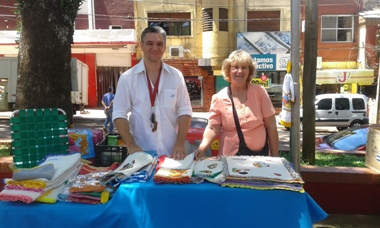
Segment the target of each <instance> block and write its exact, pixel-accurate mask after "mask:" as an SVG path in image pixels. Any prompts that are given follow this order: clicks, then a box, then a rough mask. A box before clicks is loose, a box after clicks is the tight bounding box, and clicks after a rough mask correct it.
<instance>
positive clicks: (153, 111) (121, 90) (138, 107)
mask: <svg viewBox="0 0 380 228" xmlns="http://www.w3.org/2000/svg"><path fill="white" fill-rule="evenodd" d="M140 47H141V49H142V51H143V53H144V57H143V59H142V60H141V61H140V62H139V63H138V64H137V65H135V66H134V67H132V68H131V69H129V70H127V71H126V72H124V73H123V74H122V75H121V76H120V79H119V81H118V83H117V90H116V94H115V102H114V112H113V120H114V122H115V126H116V127H117V130H118V132H119V134H120V136H121V138H122V139H123V140H124V142H125V144H126V146H127V150H128V154H131V153H134V152H138V151H149V150H155V151H156V152H157V155H158V156H167V157H173V158H174V159H177V160H182V159H183V158H184V157H185V156H186V155H187V154H186V147H185V143H186V136H187V131H188V130H189V128H190V123H191V116H192V108H191V103H190V98H189V94H188V91H187V88H186V84H185V80H184V77H183V75H182V73H181V72H180V71H179V70H177V69H176V68H174V67H171V66H169V65H167V64H165V63H164V62H163V61H162V56H163V55H164V53H165V50H166V32H165V30H164V29H162V28H161V27H157V26H150V27H147V28H146V29H145V30H144V31H143V32H142V34H141V40H140ZM128 113H130V115H128Z"/></svg>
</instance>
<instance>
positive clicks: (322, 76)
mask: <svg viewBox="0 0 380 228" xmlns="http://www.w3.org/2000/svg"><path fill="white" fill-rule="evenodd" d="M373 80H374V71H373V70H358V69H339V70H317V78H316V83H317V84H350V83H358V84H359V85H371V84H372V83H373Z"/></svg>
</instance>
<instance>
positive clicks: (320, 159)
mask: <svg viewBox="0 0 380 228" xmlns="http://www.w3.org/2000/svg"><path fill="white" fill-rule="evenodd" d="M279 156H280V157H284V158H285V159H286V160H288V161H291V156H290V154H289V153H288V152H284V151H282V152H280V154H279ZM303 165H309V164H308V163H307V162H304V161H302V160H301V166H303ZM315 165H316V166H343V167H365V158H364V156H355V155H348V154H326V153H318V152H316V153H315Z"/></svg>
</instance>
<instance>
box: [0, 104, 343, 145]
mask: <svg viewBox="0 0 380 228" xmlns="http://www.w3.org/2000/svg"><path fill="white" fill-rule="evenodd" d="M9 116H10V115H9V113H4V112H3V113H2V112H0V144H1V143H7V142H8V143H9V142H11V132H10V127H9ZM194 116H200V117H205V118H207V113H205V112H195V113H194ZM104 118H105V115H104V113H103V110H101V109H88V110H87V113H84V114H81V113H79V111H78V112H77V115H74V128H82V129H83V128H84V129H102V127H103V123H104ZM276 118H277V119H278V116H276ZM277 122H278V121H277ZM277 129H278V135H279V150H280V151H289V150H290V146H289V141H290V131H287V130H286V129H285V128H284V127H283V126H281V125H277ZM336 131H337V129H336V128H335V127H317V128H316V132H315V135H316V137H318V136H322V135H327V134H331V133H333V132H336ZM300 141H301V142H302V132H301V134H300Z"/></svg>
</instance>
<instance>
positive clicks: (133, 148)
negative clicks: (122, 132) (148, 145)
mask: <svg viewBox="0 0 380 228" xmlns="http://www.w3.org/2000/svg"><path fill="white" fill-rule="evenodd" d="M140 151H143V150H142V149H141V148H140V147H139V146H137V145H136V144H135V145H133V146H129V147H127V153H128V154H133V153H135V152H140Z"/></svg>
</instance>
